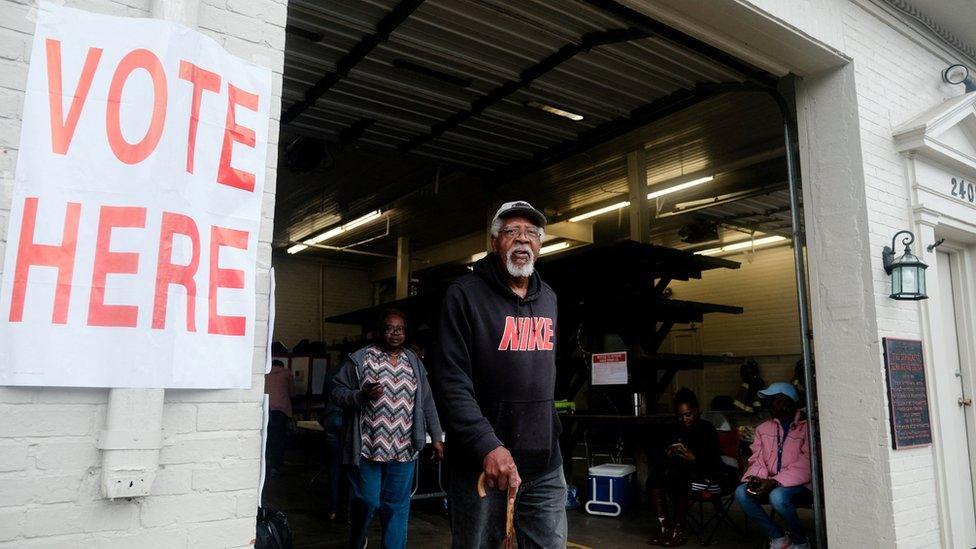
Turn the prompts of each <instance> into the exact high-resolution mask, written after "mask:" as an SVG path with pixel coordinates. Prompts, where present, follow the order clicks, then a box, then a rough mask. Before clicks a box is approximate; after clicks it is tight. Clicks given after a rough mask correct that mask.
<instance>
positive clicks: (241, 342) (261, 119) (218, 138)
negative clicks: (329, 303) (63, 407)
mask: <svg viewBox="0 0 976 549" xmlns="http://www.w3.org/2000/svg"><path fill="white" fill-rule="evenodd" d="M34 32H35V33H34V42H33V49H32V50H31V58H30V67H29V69H28V74H27V88H26V90H27V93H26V96H25V99H24V111H23V121H22V126H21V135H20V148H19V154H18V158H17V167H16V170H15V174H14V185H13V199H12V202H11V207H10V216H9V225H8V230H7V245H6V255H5V258H4V263H3V266H4V270H3V284H2V288H0V385H35V386H52V385H54V386H76V387H157V388H180V387H185V388H207V389H222V388H246V387H250V385H251V368H252V364H253V357H254V335H255V334H254V331H255V310H256V307H255V295H256V292H255V280H256V268H257V248H258V230H259V227H260V222H261V206H262V201H263V195H264V179H265V174H266V166H267V157H268V125H269V124H268V123H269V119H270V109H271V99H272V98H271V71H270V70H268V69H266V68H261V67H257V66H254V65H251V64H250V63H247V62H245V61H244V60H242V59H239V58H237V57H234V56H232V55H230V54H229V53H227V52H226V51H225V50H224V49H223V48H222V47H221V46H220V45H219V44H218V43H217V42H216V41H214V40H213V39H211V38H209V37H207V36H205V35H203V34H201V33H199V32H196V31H194V30H192V29H189V28H186V27H184V26H181V25H177V24H174V23H169V22H166V21H160V20H155V19H140V18H130V17H112V16H105V15H96V14H92V13H88V12H85V11H81V10H76V9H70V8H65V7H61V6H57V5H54V4H52V3H49V2H42V3H41V4H40V5H39V7H38V10H37V25H36V27H35V29H34Z"/></svg>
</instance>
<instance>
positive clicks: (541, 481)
mask: <svg viewBox="0 0 976 549" xmlns="http://www.w3.org/2000/svg"><path fill="white" fill-rule="evenodd" d="M478 475H480V471H479V472H477V473H465V472H462V471H457V470H452V471H451V487H450V493H449V497H450V502H451V536H452V542H451V547H452V548H453V549H498V548H499V547H501V544H502V540H504V539H505V503H506V502H505V492H503V491H501V490H495V489H493V488H488V489H487V490H488V495H487V496H486V497H485V498H484V499H481V498H480V497H478V488H477V483H478ZM515 534H516V537H517V539H518V546H519V549H536V548H539V549H564V548H565V547H566V479H565V478H563V468H562V467H558V468H557V469H556V470H555V471H553V472H551V473H547V474H545V475H543V476H541V477H539V478H536V479H533V480H531V481H527V482H523V483H522V486H521V488H519V492H518V496H517V497H516V500H515Z"/></svg>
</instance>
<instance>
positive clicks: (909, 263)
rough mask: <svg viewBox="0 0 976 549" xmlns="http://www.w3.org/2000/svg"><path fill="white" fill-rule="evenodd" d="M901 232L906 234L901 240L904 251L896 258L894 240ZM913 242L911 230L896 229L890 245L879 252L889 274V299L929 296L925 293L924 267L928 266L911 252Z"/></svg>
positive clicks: (914, 299)
mask: <svg viewBox="0 0 976 549" xmlns="http://www.w3.org/2000/svg"><path fill="white" fill-rule="evenodd" d="M902 234H906V235H908V236H906V237H905V238H903V239H902V241H901V243H902V244H904V245H905V253H903V254H902V255H900V256H898V257H897V258H896V257H895V249H894V248H895V240H896V239H897V238H898V236H899V235H902ZM913 242H915V235H914V234H913V233H912V232H911V231H898V232H897V233H895V236H894V237H892V239H891V246H890V247H888V246H885V247H884V251H882V252H881V259H882V261H883V262H884V269H885V272H887V273H888V274H889V275H891V295H890V296H889V297H891V299H899V300H911V301H917V300H919V299H928V298H929V296H927V295H925V269H928V268H929V266H928V265H926V264H925V263H922V260H920V259H919V258H917V257H915V256H914V255H913V254H912V248H911V244H912V243H913Z"/></svg>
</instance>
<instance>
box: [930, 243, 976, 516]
mask: <svg viewBox="0 0 976 549" xmlns="http://www.w3.org/2000/svg"><path fill="white" fill-rule="evenodd" d="M973 238H974V240H976V235H974V237H973ZM948 242H949V241H947V243H948ZM939 248H943V249H942V250H941V251H943V252H945V253H948V254H949V268H950V270H951V271H952V272H951V273H950V275H951V280H953V281H955V283H956V284H955V285H956V286H957V287H958V290H959V291H958V292H957V291H955V290H956V289H957V288H953V293H952V301H953V304H952V306H953V310H954V311H955V313H956V326H955V329H956V340H957V341H958V345H959V373H960V379H959V384H960V385H961V386H962V393H963V397H966V396H968V397H969V398H973V397H974V395H976V366H974V365H976V316H974V313H976V310H974V309H976V305H974V303H976V276H973V272H974V271H973V269H974V268H976V243H973V242H971V243H969V244H968V245H965V244H958V243H956V242H952V243H949V244H948V245H946V244H943V245H942V246H940V247H939ZM966 414H967V417H966V439H967V442H968V446H969V474H970V479H971V481H972V483H973V494H972V496H971V497H972V498H973V508H974V510H976V411H974V409H973V408H972V407H970V408H969V409H968V410H966Z"/></svg>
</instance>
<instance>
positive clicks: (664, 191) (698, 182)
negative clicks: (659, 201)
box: [647, 175, 715, 200]
mask: <svg viewBox="0 0 976 549" xmlns="http://www.w3.org/2000/svg"><path fill="white" fill-rule="evenodd" d="M713 179H715V176H714V175H707V176H705V177H699V178H698V179H692V180H691V181H689V182H687V183H681V184H679V185H675V186H674V187H668V188H667V189H661V190H660V191H654V192H652V193H649V194H648V195H647V199H648V200H651V199H653V198H657V197H659V196H664V195H666V194H671V193H676V192H678V191H683V190H685V189H690V188H692V187H695V186H697V185H701V184H702V183H708V182H709V181H711V180H713Z"/></svg>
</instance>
